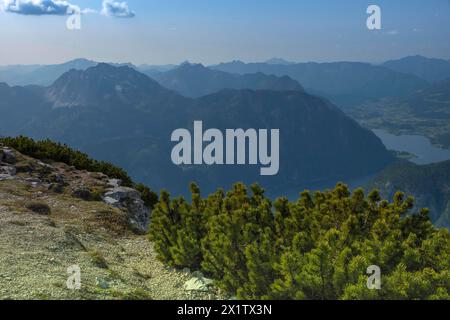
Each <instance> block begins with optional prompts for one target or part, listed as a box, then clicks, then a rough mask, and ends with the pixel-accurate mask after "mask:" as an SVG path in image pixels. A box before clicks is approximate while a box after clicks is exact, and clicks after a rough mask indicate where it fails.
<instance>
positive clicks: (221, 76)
mask: <svg viewBox="0 0 450 320" xmlns="http://www.w3.org/2000/svg"><path fill="white" fill-rule="evenodd" d="M148 75H149V76H150V77H152V78H153V79H155V80H156V81H158V82H159V83H160V84H161V85H162V86H163V87H166V88H169V89H171V90H173V91H176V92H178V93H180V94H182V95H184V96H186V97H192V98H198V97H201V96H205V95H207V94H211V93H215V92H218V91H220V90H222V89H253V90H265V89H267V90H278V91H290V90H292V91H303V88H302V86H301V85H300V84H299V83H298V82H297V81H295V80H292V79H291V78H289V77H288V76H281V77H277V76H273V75H265V74H263V73H261V72H258V73H253V74H243V75H238V74H231V73H228V72H223V71H218V70H213V69H210V68H207V67H205V66H203V65H201V64H190V63H183V64H182V65H180V66H179V67H176V68H174V69H172V70H169V71H166V72H158V73H155V72H151V73H148Z"/></svg>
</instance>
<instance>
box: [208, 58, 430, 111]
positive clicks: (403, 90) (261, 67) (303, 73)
mask: <svg viewBox="0 0 450 320" xmlns="http://www.w3.org/2000/svg"><path fill="white" fill-rule="evenodd" d="M211 68H213V69H215V70H221V71H225V72H229V73H237V74H248V73H255V72H263V73H265V74H273V75H277V76H289V77H291V78H292V79H294V80H297V81H298V82H299V83H301V85H302V86H303V87H304V88H305V89H306V90H307V91H309V92H312V93H317V94H319V95H321V96H325V97H327V98H329V99H330V100H332V101H333V102H334V103H336V104H338V105H339V106H343V107H345V106H349V105H355V104H360V103H363V102H367V101H371V100H376V99H379V98H385V97H391V96H402V95H406V94H408V93H410V92H413V91H415V90H418V89H420V88H422V87H424V86H426V85H427V82H426V81H425V80H422V79H420V78H418V77H416V76H414V75H408V74H404V73H399V72H396V71H392V70H390V69H388V68H385V67H382V66H374V65H371V64H368V63H358V62H333V63H312V62H311V63H297V64H289V65H274V64H267V63H243V62H240V61H233V62H230V63H222V64H219V65H216V66H212V67H211Z"/></svg>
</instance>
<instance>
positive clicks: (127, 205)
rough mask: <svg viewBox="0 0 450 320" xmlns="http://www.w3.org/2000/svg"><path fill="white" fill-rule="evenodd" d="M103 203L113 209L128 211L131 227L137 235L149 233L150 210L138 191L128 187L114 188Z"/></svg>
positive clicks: (106, 194) (108, 192)
mask: <svg viewBox="0 0 450 320" xmlns="http://www.w3.org/2000/svg"><path fill="white" fill-rule="evenodd" d="M103 201H104V202H105V203H107V204H109V205H111V206H113V207H116V208H119V209H121V210H125V211H127V212H128V213H129V218H128V220H129V222H130V227H131V228H132V230H133V231H135V232H137V233H146V232H147V228H148V224H149V220H150V209H149V208H147V207H146V206H145V204H144V201H142V198H141V195H140V193H139V192H138V191H136V190H134V189H131V188H127V187H121V186H118V187H114V188H112V189H109V190H108V191H107V192H106V193H105V195H104V197H103Z"/></svg>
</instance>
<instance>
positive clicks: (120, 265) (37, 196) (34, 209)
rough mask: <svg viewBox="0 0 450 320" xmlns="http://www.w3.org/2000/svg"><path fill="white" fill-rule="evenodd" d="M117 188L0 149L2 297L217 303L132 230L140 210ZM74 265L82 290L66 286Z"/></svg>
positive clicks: (205, 284)
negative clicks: (182, 300) (202, 300)
mask: <svg viewBox="0 0 450 320" xmlns="http://www.w3.org/2000/svg"><path fill="white" fill-rule="evenodd" d="M118 184H120V182H118V181H114V180H111V179H109V178H108V177H107V176H105V175H103V174H99V173H90V172H86V171H79V170H75V169H74V168H72V167H69V166H67V165H65V164H61V163H44V162H41V161H38V160H36V159H32V158H29V157H26V156H24V155H21V154H20V153H18V152H17V151H15V150H11V149H8V148H5V147H3V146H1V145H0V299H171V300H172V299H220V298H221V295H220V293H219V292H218V290H216V289H215V288H214V287H212V286H210V281H209V280H208V279H205V278H203V277H202V275H201V274H198V273H191V272H189V270H184V271H180V270H174V269H170V268H167V267H165V266H164V265H163V264H162V263H161V262H159V261H158V260H157V259H156V254H155V251H154V250H153V246H152V243H151V242H150V241H148V239H147V237H146V236H145V235H137V234H136V233H134V232H132V231H131V230H134V231H136V224H139V223H142V221H139V220H142V217H143V214H144V215H145V211H142V210H144V209H145V208H143V207H142V205H141V203H139V202H138V200H137V199H135V198H133V197H134V196H133V190H125V191H127V192H130V193H129V194H130V197H131V201H130V199H123V197H126V195H125V196H124V193H123V192H124V190H119V191H120V192H115V191H117V188H120V186H119V185H118ZM127 192H125V194H128V193H127ZM105 195H107V196H105ZM125 200H126V201H125ZM122 201H124V202H123V203H125V202H126V203H128V204H129V203H130V202H131V203H132V206H131V208H130V207H129V208H127V207H125V205H122ZM132 210H138V214H135V213H133V212H131V211H132ZM71 266H77V267H79V270H80V279H81V288H80V289H69V288H68V286H67V280H68V278H69V276H70V275H71V274H69V273H68V268H70V267H71ZM69 282H70V281H69Z"/></svg>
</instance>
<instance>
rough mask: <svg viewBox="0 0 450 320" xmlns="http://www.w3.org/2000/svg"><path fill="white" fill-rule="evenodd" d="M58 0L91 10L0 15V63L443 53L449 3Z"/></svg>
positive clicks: (449, 30) (449, 45)
mask: <svg viewBox="0 0 450 320" xmlns="http://www.w3.org/2000/svg"><path fill="white" fill-rule="evenodd" d="M5 1H6V2H8V1H9V2H10V3H11V2H15V1H18V0H0V3H2V2H5ZM21 1H24V2H27V1H37V2H40V1H52V0H21ZM55 2H57V1H55ZM68 2H69V3H70V4H72V5H75V6H78V7H80V8H81V9H82V10H83V9H92V10H93V12H90V13H86V14H83V15H82V17H81V22H82V25H81V30H72V31H71V30H68V29H67V28H66V19H67V16H63V15H33V14H28V15H24V14H19V13H17V12H16V13H14V12H8V11H7V10H3V12H0V41H1V44H0V65H6V64H32V63H45V64H47V63H60V62H64V61H67V60H70V59H73V58H79V57H84V58H89V59H94V60H97V61H107V62H132V63H135V64H141V63H150V64H167V63H179V62H182V61H185V60H189V61H192V62H202V63H204V64H213V63H218V62H221V61H230V60H234V59H239V60H243V61H264V60H267V59H269V58H271V57H283V58H285V59H288V60H291V61H299V62H302V61H342V60H352V61H370V62H380V61H383V60H387V59H391V58H399V57H402V56H407V55H415V54H422V55H425V56H429V57H438V58H446V59H450V41H449V39H450V0H428V1H426V0H409V1H406V0H383V1H379V0H372V1H365V0H345V1H337V0H315V1H302V0H239V1H238V0H145V1H144V0H128V1H126V5H127V8H128V10H129V11H127V12H126V14H125V16H126V17H117V16H115V14H116V13H118V14H117V15H120V12H122V11H120V10H119V11H114V12H112V11H111V12H109V14H100V13H101V10H102V0H68ZM110 2H113V3H114V1H113V0H110ZM116 2H122V1H116ZM122 4H123V3H122ZM370 4H376V5H379V6H380V7H381V10H382V30H375V31H369V30H368V29H367V28H366V19H367V16H368V15H367V13H366V9H367V6H368V5H370ZM123 5H125V4H123ZM22 8H23V7H22ZM5 11H6V12H5ZM9 11H11V10H9Z"/></svg>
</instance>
